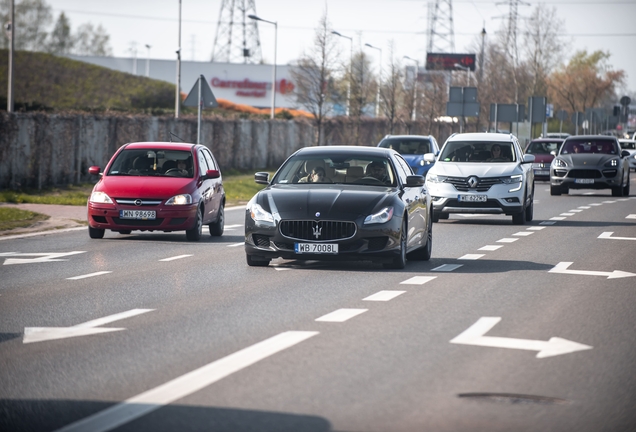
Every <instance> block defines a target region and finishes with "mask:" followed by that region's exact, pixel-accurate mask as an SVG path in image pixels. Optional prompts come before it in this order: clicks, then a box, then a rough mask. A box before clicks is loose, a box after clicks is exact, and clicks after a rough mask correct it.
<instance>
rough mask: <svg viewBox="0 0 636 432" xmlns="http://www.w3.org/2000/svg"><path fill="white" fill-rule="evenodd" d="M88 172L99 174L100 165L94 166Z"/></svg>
mask: <svg viewBox="0 0 636 432" xmlns="http://www.w3.org/2000/svg"><path fill="white" fill-rule="evenodd" d="M88 173H89V174H90V175H99V167H98V166H92V167H90V168H89V169H88Z"/></svg>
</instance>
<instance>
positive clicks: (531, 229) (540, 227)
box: [528, 226, 545, 231]
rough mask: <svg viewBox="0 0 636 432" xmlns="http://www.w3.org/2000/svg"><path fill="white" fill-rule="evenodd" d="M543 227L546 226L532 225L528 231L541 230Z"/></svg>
mask: <svg viewBox="0 0 636 432" xmlns="http://www.w3.org/2000/svg"><path fill="white" fill-rule="evenodd" d="M542 229H545V227H544V226H538V227H536V226H535V227H530V228H528V231H541V230H542Z"/></svg>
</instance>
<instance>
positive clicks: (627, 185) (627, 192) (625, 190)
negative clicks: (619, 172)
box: [623, 174, 629, 196]
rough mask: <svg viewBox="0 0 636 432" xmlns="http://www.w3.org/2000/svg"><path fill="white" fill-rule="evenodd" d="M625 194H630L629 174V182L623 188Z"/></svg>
mask: <svg viewBox="0 0 636 432" xmlns="http://www.w3.org/2000/svg"><path fill="white" fill-rule="evenodd" d="M623 196H629V174H627V184H626V185H625V187H624V188H623Z"/></svg>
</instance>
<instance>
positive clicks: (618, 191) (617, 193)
mask: <svg viewBox="0 0 636 432" xmlns="http://www.w3.org/2000/svg"><path fill="white" fill-rule="evenodd" d="M612 196H613V197H622V196H623V186H622V185H621V186H615V187H613V188H612Z"/></svg>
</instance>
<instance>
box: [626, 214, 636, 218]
mask: <svg viewBox="0 0 636 432" xmlns="http://www.w3.org/2000/svg"><path fill="white" fill-rule="evenodd" d="M625 219H636V214H630V215H627V216H626V217H625Z"/></svg>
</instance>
